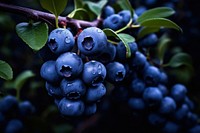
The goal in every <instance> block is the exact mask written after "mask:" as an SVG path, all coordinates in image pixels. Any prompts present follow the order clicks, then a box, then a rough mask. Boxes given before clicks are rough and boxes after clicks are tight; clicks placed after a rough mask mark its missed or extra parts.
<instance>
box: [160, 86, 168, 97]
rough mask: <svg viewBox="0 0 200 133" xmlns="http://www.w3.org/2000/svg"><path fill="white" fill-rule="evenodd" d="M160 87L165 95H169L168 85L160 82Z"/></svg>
mask: <svg viewBox="0 0 200 133" xmlns="http://www.w3.org/2000/svg"><path fill="white" fill-rule="evenodd" d="M158 89H159V90H160V91H161V93H162V95H163V96H167V95H168V89H167V87H166V86H164V85H162V84H159V85H158Z"/></svg>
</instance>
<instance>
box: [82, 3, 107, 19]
mask: <svg viewBox="0 0 200 133" xmlns="http://www.w3.org/2000/svg"><path fill="white" fill-rule="evenodd" d="M107 2H108V0H100V1H99V2H97V3H96V2H91V1H85V4H87V5H88V7H89V9H90V10H91V11H92V12H93V13H95V14H96V15H97V16H100V15H101V11H102V9H103V7H104V6H105V5H106V3H107Z"/></svg>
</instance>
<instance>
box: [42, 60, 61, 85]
mask: <svg viewBox="0 0 200 133" xmlns="http://www.w3.org/2000/svg"><path fill="white" fill-rule="evenodd" d="M55 64H56V62H55V61H52V60H50V61H46V62H45V63H44V64H43V65H42V67H41V69H40V75H41V77H42V78H43V79H45V80H46V81H47V82H50V83H54V84H56V83H57V82H59V81H60V79H61V77H60V76H59V75H58V73H57V71H56V66H55Z"/></svg>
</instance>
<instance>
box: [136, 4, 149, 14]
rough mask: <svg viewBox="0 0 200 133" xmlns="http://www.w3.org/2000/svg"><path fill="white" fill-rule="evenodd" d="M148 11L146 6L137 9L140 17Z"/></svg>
mask: <svg viewBox="0 0 200 133" xmlns="http://www.w3.org/2000/svg"><path fill="white" fill-rule="evenodd" d="M146 10H147V8H146V7H145V6H139V7H138V8H136V9H135V13H136V14H137V15H138V16H140V15H142V14H143V13H144V12H145V11H146Z"/></svg>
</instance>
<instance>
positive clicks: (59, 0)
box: [40, 0, 68, 16]
mask: <svg viewBox="0 0 200 133" xmlns="http://www.w3.org/2000/svg"><path fill="white" fill-rule="evenodd" d="M67 2H68V0H40V3H41V5H42V7H43V8H44V9H46V10H48V11H49V12H51V13H53V14H55V16H59V15H60V14H61V13H62V12H63V11H64V9H65V7H66V5H67Z"/></svg>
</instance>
